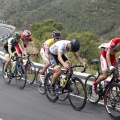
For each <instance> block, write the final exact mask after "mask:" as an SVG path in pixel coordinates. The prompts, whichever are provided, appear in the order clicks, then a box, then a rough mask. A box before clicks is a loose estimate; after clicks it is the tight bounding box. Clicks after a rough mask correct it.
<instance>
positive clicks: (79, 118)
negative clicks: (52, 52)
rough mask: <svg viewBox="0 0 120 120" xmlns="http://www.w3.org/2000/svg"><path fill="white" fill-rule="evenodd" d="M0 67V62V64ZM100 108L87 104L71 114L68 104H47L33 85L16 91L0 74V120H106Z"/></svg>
mask: <svg viewBox="0 0 120 120" xmlns="http://www.w3.org/2000/svg"><path fill="white" fill-rule="evenodd" d="M0 66H1V61H0ZM110 119H111V118H110V117H109V116H108V114H107V112H106V110H105V108H104V106H103V105H99V104H97V105H93V104H90V103H89V102H87V104H86V107H85V108H84V109H83V110H82V111H79V112H78V111H75V110H74V109H73V108H72V107H71V106H70V104H69V101H68V100H66V101H64V102H62V101H57V102H56V103H51V102H49V101H48V99H47V98H46V96H45V95H42V94H40V93H39V92H38V90H37V87H36V85H27V86H26V87H25V88H24V89H23V90H20V89H18V87H17V86H16V83H15V80H14V79H13V80H12V82H11V84H10V85H6V84H5V83H4V80H3V78H2V74H1V71H0V120H110Z"/></svg>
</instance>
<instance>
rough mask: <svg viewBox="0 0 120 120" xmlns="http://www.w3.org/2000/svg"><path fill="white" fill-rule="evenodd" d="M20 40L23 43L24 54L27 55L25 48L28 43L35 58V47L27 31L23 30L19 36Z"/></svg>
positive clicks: (26, 48)
mask: <svg viewBox="0 0 120 120" xmlns="http://www.w3.org/2000/svg"><path fill="white" fill-rule="evenodd" d="M21 40H22V41H23V44H24V48H25V52H26V53H29V52H28V47H27V46H28V44H29V43H30V44H31V46H32V48H33V51H34V53H33V54H34V55H35V56H36V57H37V53H36V49H35V45H34V42H33V38H32V37H31V32H30V31H29V30H24V31H23V33H22V35H21Z"/></svg>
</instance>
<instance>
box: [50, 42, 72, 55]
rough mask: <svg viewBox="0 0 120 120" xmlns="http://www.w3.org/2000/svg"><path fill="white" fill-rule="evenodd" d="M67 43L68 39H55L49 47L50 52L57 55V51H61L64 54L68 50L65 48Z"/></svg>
mask: <svg viewBox="0 0 120 120" xmlns="http://www.w3.org/2000/svg"><path fill="white" fill-rule="evenodd" d="M68 43H70V41H68V40H60V41H57V42H56V43H54V44H53V45H52V46H51V47H50V52H51V53H52V54H54V55H58V51H61V52H62V53H63V54H64V53H66V52H68V50H67V49H66V46H67V44H68Z"/></svg>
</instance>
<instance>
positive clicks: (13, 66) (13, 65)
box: [12, 61, 16, 72]
mask: <svg viewBox="0 0 120 120" xmlns="http://www.w3.org/2000/svg"><path fill="white" fill-rule="evenodd" d="M15 65H16V62H15V61H13V62H12V72H14V69H15Z"/></svg>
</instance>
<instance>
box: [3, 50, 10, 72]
mask: <svg viewBox="0 0 120 120" xmlns="http://www.w3.org/2000/svg"><path fill="white" fill-rule="evenodd" d="M4 55H5V58H6V62H5V65H4V71H5V72H7V67H8V66H9V64H10V61H11V59H10V55H9V53H8V49H4Z"/></svg>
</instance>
